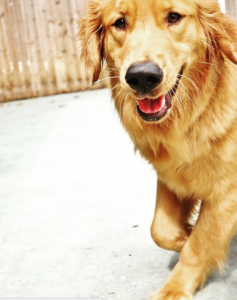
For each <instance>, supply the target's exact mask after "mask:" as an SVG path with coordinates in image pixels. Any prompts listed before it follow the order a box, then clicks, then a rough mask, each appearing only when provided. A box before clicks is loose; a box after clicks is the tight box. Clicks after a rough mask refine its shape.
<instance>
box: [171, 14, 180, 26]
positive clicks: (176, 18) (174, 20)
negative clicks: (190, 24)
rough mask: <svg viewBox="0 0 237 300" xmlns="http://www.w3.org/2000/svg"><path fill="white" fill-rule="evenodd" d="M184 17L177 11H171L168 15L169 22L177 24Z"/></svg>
mask: <svg viewBox="0 0 237 300" xmlns="http://www.w3.org/2000/svg"><path fill="white" fill-rule="evenodd" d="M181 18H182V16H181V15H180V14H177V13H170V14H169V15H168V23H169V24H175V23H177V22H178V21H179V20H180V19H181Z"/></svg>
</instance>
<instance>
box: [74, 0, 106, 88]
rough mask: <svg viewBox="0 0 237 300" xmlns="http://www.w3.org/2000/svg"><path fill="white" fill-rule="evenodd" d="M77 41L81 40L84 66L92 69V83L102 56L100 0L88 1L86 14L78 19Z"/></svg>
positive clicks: (98, 73) (97, 72) (97, 74)
mask: <svg viewBox="0 0 237 300" xmlns="http://www.w3.org/2000/svg"><path fill="white" fill-rule="evenodd" d="M79 41H80V42H81V58H83V59H85V63H86V66H87V67H89V68H91V69H92V73H93V79H92V81H93V83H94V82H96V81H97V80H98V78H99V76H100V72H101V67H102V63H103V58H104V54H103V53H104V49H103V41H104V30H103V27H102V8H101V1H100V0H90V1H89V2H88V4H87V7H86V14H85V16H84V17H83V18H82V19H81V20H79Z"/></svg>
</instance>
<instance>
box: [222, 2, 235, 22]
mask: <svg viewBox="0 0 237 300" xmlns="http://www.w3.org/2000/svg"><path fill="white" fill-rule="evenodd" d="M225 7H226V13H227V14H228V15H230V16H231V17H232V18H234V19H236V18H237V0H226V1H225Z"/></svg>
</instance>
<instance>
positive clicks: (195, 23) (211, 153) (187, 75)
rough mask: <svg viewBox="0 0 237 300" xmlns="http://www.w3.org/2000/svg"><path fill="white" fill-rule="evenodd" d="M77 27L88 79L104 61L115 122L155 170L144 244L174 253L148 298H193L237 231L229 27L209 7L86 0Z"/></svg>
mask: <svg viewBox="0 0 237 300" xmlns="http://www.w3.org/2000/svg"><path fill="white" fill-rule="evenodd" d="M79 30H80V32H79V36H80V40H81V47H82V57H83V58H84V59H85V61H86V64H87V66H88V67H91V68H92V70H93V82H95V81H97V80H98V78H99V74H100V71H101V66H102V64H103V62H106V63H107V66H108V71H109V75H110V78H111V86H112V97H113V99H114V103H115V107H116V109H117V111H118V113H119V115H120V117H121V122H122V124H123V126H124V127H125V128H126V130H127V132H128V133H129V135H130V137H131V139H132V141H133V143H134V146H135V149H136V150H138V151H139V152H140V153H141V155H142V156H143V157H144V158H146V159H147V160H148V162H149V163H151V164H152V165H153V166H154V168H155V170H156V172H157V175H158V183H157V199H156V208H155V214H154V219H153V222H152V226H151V235H152V238H153V239H154V241H155V243H156V244H157V245H158V246H160V247H162V248H165V249H168V250H175V251H178V252H180V258H179V261H178V263H177V264H176V266H175V267H174V269H173V270H172V272H171V274H170V276H169V277H168V279H167V280H166V282H165V284H164V286H163V287H162V288H161V289H160V290H159V291H157V292H156V293H154V294H153V295H152V296H151V299H152V300H161V299H162V300H188V299H193V294H194V293H195V291H196V289H197V288H198V287H202V286H203V284H204V281H205V279H206V277H207V276H208V274H210V272H211V271H213V269H214V268H215V267H219V268H220V269H223V266H224V262H225V260H226V256H227V252H228V248H229V243H230V240H231V238H232V237H233V236H234V234H235V232H236V230H237V66H236V64H237V59H236V57H237V55H236V53H237V52H236V50H237V29H236V26H235V24H234V23H233V22H232V21H231V20H230V19H229V18H228V17H227V16H225V15H224V14H223V13H222V12H221V11H220V8H219V5H218V3H217V1H215V0H145V1H144V0H89V2H88V4H87V13H86V15H85V16H84V17H83V18H82V20H81V21H80V29H79ZM141 176H142V175H141ZM199 201H201V208H200V211H199V215H198V219H197V222H196V224H195V225H194V226H191V224H190V218H192V215H193V212H194V210H195V207H196V206H197V203H198V202H199Z"/></svg>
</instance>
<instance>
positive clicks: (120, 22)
mask: <svg viewBox="0 0 237 300" xmlns="http://www.w3.org/2000/svg"><path fill="white" fill-rule="evenodd" d="M114 26H115V27H117V28H119V29H125V28H126V26H127V23H126V21H125V19H124V18H121V19H118V20H117V21H116V22H115V23H114Z"/></svg>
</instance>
